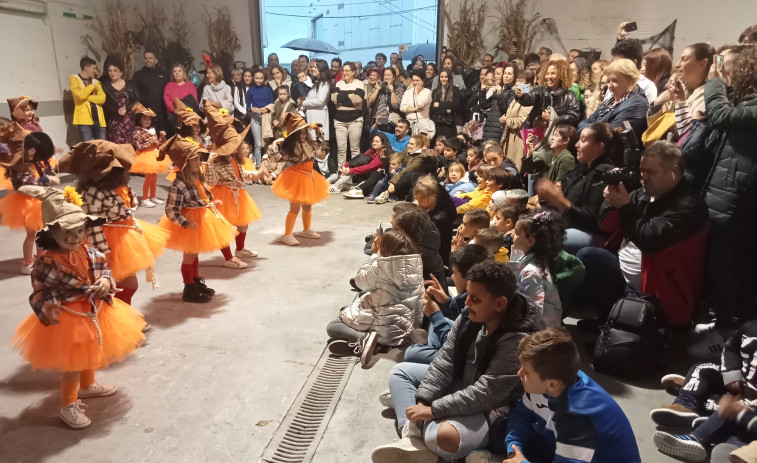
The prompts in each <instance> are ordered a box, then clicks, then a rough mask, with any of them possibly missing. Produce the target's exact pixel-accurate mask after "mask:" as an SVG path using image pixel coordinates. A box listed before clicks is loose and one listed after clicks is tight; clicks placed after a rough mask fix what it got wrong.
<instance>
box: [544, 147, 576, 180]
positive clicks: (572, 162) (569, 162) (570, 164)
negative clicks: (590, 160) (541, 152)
mask: <svg viewBox="0 0 757 463" xmlns="http://www.w3.org/2000/svg"><path fill="white" fill-rule="evenodd" d="M574 167H576V159H575V158H574V157H573V153H571V152H570V151H568V150H567V149H565V150H562V152H561V153H560V154H558V155H557V156H556V157H555V158H554V159H553V160H552V165H551V166H549V170H548V171H547V175H546V177H547V178H548V179H549V181H550V182H560V181H562V179H563V178H565V175H567V173H568V172H570V171H571V170H573V168H574Z"/></svg>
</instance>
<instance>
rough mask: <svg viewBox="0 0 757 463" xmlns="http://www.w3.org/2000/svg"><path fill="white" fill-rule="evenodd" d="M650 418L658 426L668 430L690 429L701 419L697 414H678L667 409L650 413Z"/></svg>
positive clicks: (659, 409)
mask: <svg viewBox="0 0 757 463" xmlns="http://www.w3.org/2000/svg"><path fill="white" fill-rule="evenodd" d="M649 418H650V419H651V420H652V421H653V422H654V423H655V424H657V425H659V426H663V427H666V428H689V429H691V423H693V422H694V420H695V419H697V418H699V415H697V414H696V413H684V412H677V411H675V410H668V409H667V408H658V409H656V410H652V411H651V412H650V413H649Z"/></svg>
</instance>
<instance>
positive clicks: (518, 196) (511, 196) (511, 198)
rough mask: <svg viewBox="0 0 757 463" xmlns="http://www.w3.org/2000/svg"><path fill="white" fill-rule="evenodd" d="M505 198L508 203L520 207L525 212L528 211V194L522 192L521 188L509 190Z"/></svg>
mask: <svg viewBox="0 0 757 463" xmlns="http://www.w3.org/2000/svg"><path fill="white" fill-rule="evenodd" d="M505 197H506V198H507V202H508V203H510V204H513V205H515V206H518V207H519V208H520V210H522V211H525V210H526V209H528V192H527V191H526V190H521V189H520V188H514V189H511V190H507V191H505Z"/></svg>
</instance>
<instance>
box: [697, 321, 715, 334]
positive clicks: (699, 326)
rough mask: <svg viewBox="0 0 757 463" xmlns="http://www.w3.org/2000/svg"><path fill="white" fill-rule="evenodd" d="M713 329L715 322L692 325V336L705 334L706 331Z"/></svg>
mask: <svg viewBox="0 0 757 463" xmlns="http://www.w3.org/2000/svg"><path fill="white" fill-rule="evenodd" d="M713 329H715V322H714V321H712V322H710V323H697V324H696V325H694V334H705V333H707V332H708V331H712V330H713Z"/></svg>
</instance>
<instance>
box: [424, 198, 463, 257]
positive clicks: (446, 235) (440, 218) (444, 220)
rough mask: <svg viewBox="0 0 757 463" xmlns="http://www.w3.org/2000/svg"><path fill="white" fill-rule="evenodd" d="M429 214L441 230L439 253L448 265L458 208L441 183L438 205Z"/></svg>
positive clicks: (437, 199)
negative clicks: (453, 225)
mask: <svg viewBox="0 0 757 463" xmlns="http://www.w3.org/2000/svg"><path fill="white" fill-rule="evenodd" d="M428 216H429V218H431V221H432V222H433V223H434V225H436V229H437V230H438V231H439V238H440V239H441V244H440V245H439V254H440V255H441V256H442V261H444V265H448V264H449V253H450V249H451V247H452V224H453V223H454V221H455V219H456V218H457V209H456V208H455V203H453V202H452V198H450V196H449V193H447V190H445V189H444V187H443V186H442V185H441V184H437V190H436V206H435V207H434V208H433V209H431V210H430V211H428Z"/></svg>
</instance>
